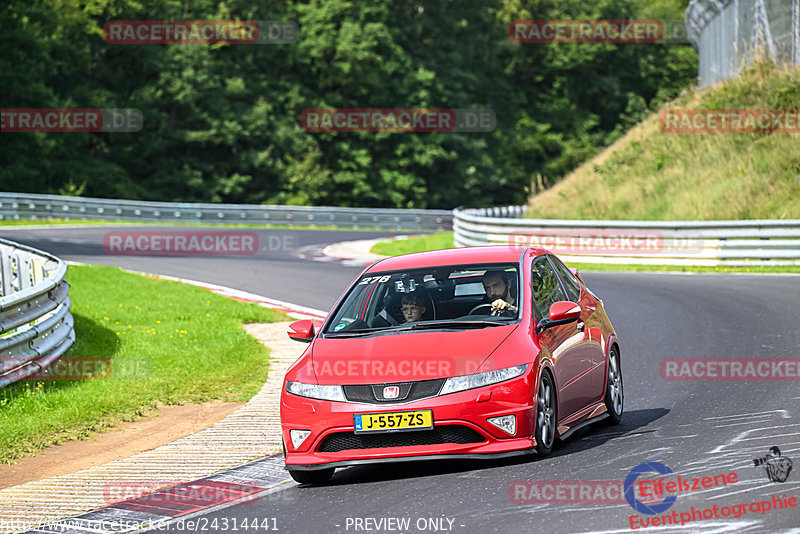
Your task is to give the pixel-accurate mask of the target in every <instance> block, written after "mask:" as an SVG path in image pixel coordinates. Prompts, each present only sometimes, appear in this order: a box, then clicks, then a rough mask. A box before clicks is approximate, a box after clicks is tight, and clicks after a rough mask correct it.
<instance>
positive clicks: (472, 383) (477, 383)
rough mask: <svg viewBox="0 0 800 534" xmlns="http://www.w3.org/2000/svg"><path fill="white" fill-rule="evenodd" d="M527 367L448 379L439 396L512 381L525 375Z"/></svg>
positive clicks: (520, 366) (519, 366)
mask: <svg viewBox="0 0 800 534" xmlns="http://www.w3.org/2000/svg"><path fill="white" fill-rule="evenodd" d="M527 367H528V366H527V365H518V366H516V367H509V368H508V369H500V370H499V371H489V372H486V373H478V374H476V375H466V376H454V377H453V378H448V379H447V381H446V382H445V383H444V387H443V388H442V391H440V392H439V395H445V394H446V393H455V392H456V391H464V390H465V389H473V388H479V387H481V386H488V385H489V384H497V383H498V382H503V381H504V380H511V379H512V378H516V377H518V376H519V375H521V374H522V373H524V372H525V369H526V368H527Z"/></svg>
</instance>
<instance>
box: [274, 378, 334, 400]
mask: <svg viewBox="0 0 800 534" xmlns="http://www.w3.org/2000/svg"><path fill="white" fill-rule="evenodd" d="M286 391H288V392H289V393H294V394H295V395H300V396H301V397H309V398H312V399H319V400H329V401H341V402H346V401H347V399H345V398H344V390H343V389H342V386H320V385H317V384H302V383H300V382H289V381H287V382H286Z"/></svg>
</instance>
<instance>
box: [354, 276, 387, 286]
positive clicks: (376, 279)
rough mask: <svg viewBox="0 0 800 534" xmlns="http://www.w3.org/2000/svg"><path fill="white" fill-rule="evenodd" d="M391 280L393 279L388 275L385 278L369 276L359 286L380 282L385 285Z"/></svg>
mask: <svg viewBox="0 0 800 534" xmlns="http://www.w3.org/2000/svg"><path fill="white" fill-rule="evenodd" d="M389 278H391V276H390V275H388V274H387V275H385V276H367V277H366V278H362V279H361V281H360V282H359V283H358V285H363V284H374V283H375V282H380V283H382V284H383V283H384V282H388V281H389Z"/></svg>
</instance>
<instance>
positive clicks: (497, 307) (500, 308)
mask: <svg viewBox="0 0 800 534" xmlns="http://www.w3.org/2000/svg"><path fill="white" fill-rule="evenodd" d="M504 311H509V312H515V311H517V307H516V306H512V305H511V304H509V303H508V302H506V301H504V300H503V299H497V300H495V301H494V302H492V313H495V312H504Z"/></svg>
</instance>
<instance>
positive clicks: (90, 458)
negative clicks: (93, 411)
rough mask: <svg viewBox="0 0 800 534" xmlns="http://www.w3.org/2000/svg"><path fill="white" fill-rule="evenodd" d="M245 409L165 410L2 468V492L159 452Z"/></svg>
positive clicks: (234, 405)
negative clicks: (166, 445)
mask: <svg viewBox="0 0 800 534" xmlns="http://www.w3.org/2000/svg"><path fill="white" fill-rule="evenodd" d="M242 406H244V403H243V402H223V401H219V400H217V401H211V402H206V403H203V404H185V405H183V406H166V407H163V408H161V409H160V410H159V411H158V412H157V413H158V415H157V416H156V417H152V418H148V419H144V420H141V421H135V422H133V423H124V424H122V425H120V426H118V427H116V428H114V429H112V430H109V431H108V432H104V433H102V434H96V435H95V436H94V437H93V438H92V439H91V440H86V441H71V442H69V443H64V444H62V445H53V446H52V447H48V448H47V450H45V452H44V453H42V454H38V455H36V456H31V457H29V458H25V459H24V460H21V461H20V462H19V463H16V464H13V465H0V489H3V488H9V487H11V486H17V485H19V484H24V483H26V482H31V481H34V480H41V479H43V478H48V477H52V476H56V475H64V474H67V473H74V472H75V471H79V470H81V469H86V468H88V467H94V466H97V465H102V464H105V463H107V462H110V461H113V460H117V459H120V458H127V457H129V456H133V455H134V454H136V453H139V452H142V451H147V450H150V449H155V448H156V447H159V446H161V445H164V444H167V443H170V442H172V441H175V440H176V439H178V438H182V437H184V436H188V435H189V434H194V433H195V432H199V431H201V430H204V429H206V428H208V427H210V426H211V425H213V424H214V423H216V422H217V421H219V420H221V419H224V418H225V417H226V416H227V415H229V414H231V413H233V412H235V411H236V410H238V409H239V408H240V407H242Z"/></svg>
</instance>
